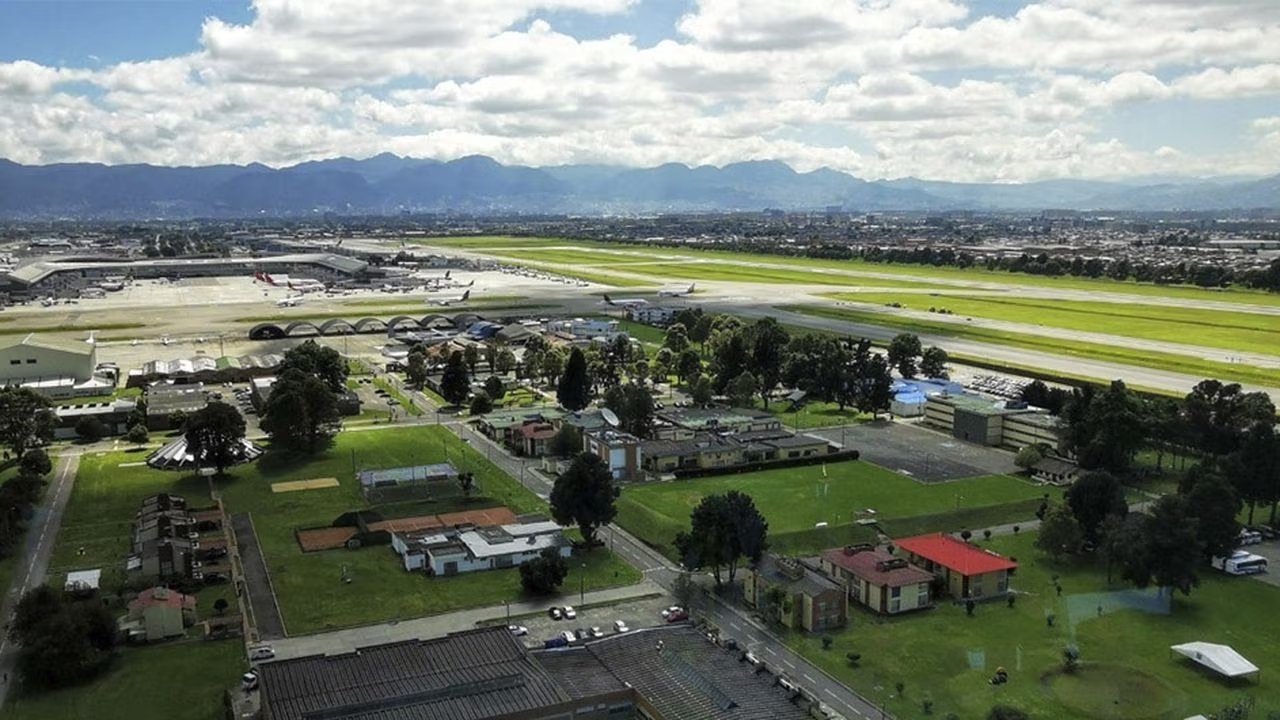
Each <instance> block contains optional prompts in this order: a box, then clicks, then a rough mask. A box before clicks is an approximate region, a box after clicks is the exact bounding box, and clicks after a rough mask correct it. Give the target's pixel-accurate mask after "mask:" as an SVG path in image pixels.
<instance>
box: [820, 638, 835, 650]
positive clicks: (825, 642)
mask: <svg viewBox="0 0 1280 720" xmlns="http://www.w3.org/2000/svg"><path fill="white" fill-rule="evenodd" d="M833 642H835V638H833V637H831V636H830V635H823V636H822V649H823V650H830V649H831V643H833Z"/></svg>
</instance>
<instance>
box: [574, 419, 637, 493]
mask: <svg viewBox="0 0 1280 720" xmlns="http://www.w3.org/2000/svg"><path fill="white" fill-rule="evenodd" d="M582 444H583V446H584V449H585V450H586V451H587V452H589V453H591V454H592V455H595V456H596V457H598V458H600V459H601V460H603V461H604V462H605V464H606V465H608V466H609V472H610V473H612V474H613V479H614V480H616V481H620V482H629V481H633V480H640V479H641V478H643V476H644V474H643V471H642V469H641V466H642V465H643V461H644V451H643V450H642V449H641V442H640V438H638V437H636V436H635V435H631V434H629V433H624V432H619V431H617V430H606V429H598V430H591V431H588V432H587V433H585V434H584V435H583V438H582Z"/></svg>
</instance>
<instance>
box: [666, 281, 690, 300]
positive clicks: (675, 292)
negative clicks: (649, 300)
mask: <svg viewBox="0 0 1280 720" xmlns="http://www.w3.org/2000/svg"><path fill="white" fill-rule="evenodd" d="M695 284H696V283H689V287H687V288H678V287H676V288H663V289H661V290H659V291H658V296H659V297H680V296H682V295H692V294H693V286H694V285H695Z"/></svg>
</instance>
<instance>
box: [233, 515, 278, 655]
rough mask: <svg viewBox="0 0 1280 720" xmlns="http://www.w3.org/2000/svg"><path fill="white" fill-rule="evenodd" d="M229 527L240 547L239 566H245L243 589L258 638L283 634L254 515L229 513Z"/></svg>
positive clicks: (267, 638) (263, 638) (262, 638)
mask: <svg viewBox="0 0 1280 720" xmlns="http://www.w3.org/2000/svg"><path fill="white" fill-rule="evenodd" d="M231 529H232V530H233V531H235V534H236V545H237V546H238V547H239V548H240V565H241V567H242V568H244V580H245V585H246V587H245V591H246V592H248V594H249V607H251V608H252V609H253V620H254V626H255V627H256V628H257V629H258V639H259V640H278V639H280V638H282V637H284V636H285V633H284V620H283V619H282V618H281V617H280V607H279V606H278V605H276V594H275V590H274V589H273V588H272V587H271V576H270V575H269V574H268V573H267V561H266V560H265V559H264V558H263V557H262V549H261V548H259V547H258V534H257V532H255V531H254V529H253V518H251V517H250V516H249V514H248V513H238V514H236V515H232V516H231Z"/></svg>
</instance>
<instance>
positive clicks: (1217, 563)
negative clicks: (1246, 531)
mask: <svg viewBox="0 0 1280 720" xmlns="http://www.w3.org/2000/svg"><path fill="white" fill-rule="evenodd" d="M1213 566H1214V567H1215V568H1217V569H1218V570H1221V571H1223V572H1225V573H1227V574H1228V575H1253V574H1255V573H1263V572H1266V571H1267V559H1266V558H1264V557H1262V556H1261V555H1254V554H1253V553H1249V552H1245V551H1244V550H1236V551H1235V552H1233V553H1231V557H1215V558H1214V559H1213Z"/></svg>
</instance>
